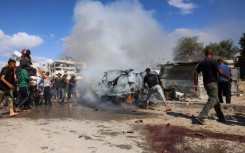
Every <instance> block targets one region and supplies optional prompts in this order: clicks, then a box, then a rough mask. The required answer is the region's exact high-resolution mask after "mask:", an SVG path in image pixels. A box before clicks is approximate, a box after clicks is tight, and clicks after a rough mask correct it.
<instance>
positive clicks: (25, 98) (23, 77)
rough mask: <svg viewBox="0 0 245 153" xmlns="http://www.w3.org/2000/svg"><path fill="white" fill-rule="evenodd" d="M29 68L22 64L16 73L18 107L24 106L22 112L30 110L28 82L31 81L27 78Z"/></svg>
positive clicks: (26, 64)
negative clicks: (18, 94)
mask: <svg viewBox="0 0 245 153" xmlns="http://www.w3.org/2000/svg"><path fill="white" fill-rule="evenodd" d="M29 70H30V66H29V64H28V63H22V66H21V68H20V70H19V72H18V74H17V75H18V88H19V93H20V103H19V105H18V107H22V106H24V110H30V109H31V107H30V89H29V82H30V81H32V80H33V79H32V78H31V77H30V76H29V73H28V71H29Z"/></svg>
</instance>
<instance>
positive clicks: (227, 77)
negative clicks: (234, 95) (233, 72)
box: [217, 69, 231, 80]
mask: <svg viewBox="0 0 245 153" xmlns="http://www.w3.org/2000/svg"><path fill="white" fill-rule="evenodd" d="M217 73H218V74H219V75H221V76H223V77H225V78H226V79H228V80H231V76H227V75H226V74H225V72H224V71H222V70H221V69H218V70H217Z"/></svg>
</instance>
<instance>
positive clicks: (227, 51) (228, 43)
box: [206, 39, 239, 59]
mask: <svg viewBox="0 0 245 153" xmlns="http://www.w3.org/2000/svg"><path fill="white" fill-rule="evenodd" d="M207 47H210V48H212V49H213V50H214V52H215V55H216V56H219V57H221V58H223V59H234V58H235V54H236V53H238V52H239V49H238V47H236V46H234V43H233V41H232V40H231V39H227V40H222V41H220V42H219V43H210V44H209V45H207V46H206V48H207Z"/></svg>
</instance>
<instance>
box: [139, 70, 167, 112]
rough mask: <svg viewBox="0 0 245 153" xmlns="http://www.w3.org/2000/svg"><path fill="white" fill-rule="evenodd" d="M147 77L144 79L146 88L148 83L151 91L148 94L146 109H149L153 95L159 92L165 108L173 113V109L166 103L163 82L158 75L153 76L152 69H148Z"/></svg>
mask: <svg viewBox="0 0 245 153" xmlns="http://www.w3.org/2000/svg"><path fill="white" fill-rule="evenodd" d="M145 71H146V76H145V77H144V84H143V85H144V88H145V84H146V83H147V84H148V86H149V91H148V94H147V99H146V109H148V105H149V99H150V97H151V95H152V94H153V93H155V92H158V93H159V94H160V96H161V97H162V100H163V103H164V105H165V108H166V110H167V111H171V108H169V107H168V105H167V103H166V98H165V96H164V93H163V90H162V87H161V86H160V84H162V83H161V80H160V78H159V76H158V75H154V74H151V69H150V68H147V69H146V70H145Z"/></svg>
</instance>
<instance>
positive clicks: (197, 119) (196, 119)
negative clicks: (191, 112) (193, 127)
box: [195, 117, 205, 125]
mask: <svg viewBox="0 0 245 153" xmlns="http://www.w3.org/2000/svg"><path fill="white" fill-rule="evenodd" d="M195 121H196V124H200V125H205V120H204V119H202V118H199V117H195Z"/></svg>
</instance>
